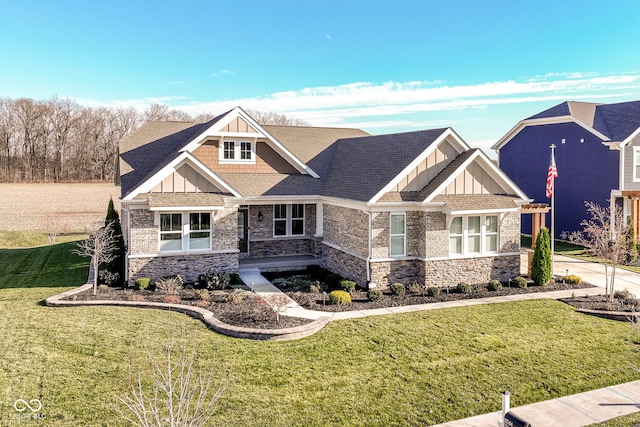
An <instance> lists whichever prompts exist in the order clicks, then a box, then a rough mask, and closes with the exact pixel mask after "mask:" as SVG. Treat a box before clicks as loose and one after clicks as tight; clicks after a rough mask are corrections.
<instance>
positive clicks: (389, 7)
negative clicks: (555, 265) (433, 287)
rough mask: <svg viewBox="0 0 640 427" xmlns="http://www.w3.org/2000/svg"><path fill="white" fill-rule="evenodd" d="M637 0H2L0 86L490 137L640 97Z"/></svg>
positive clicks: (376, 129)
mask: <svg viewBox="0 0 640 427" xmlns="http://www.w3.org/2000/svg"><path fill="white" fill-rule="evenodd" d="M639 22H640V5H638V4H637V1H635V0H634V1H615V0H614V1H609V2H602V1H590V0H582V1H559V0H555V1H536V2H530V1H529V2H524V1H519V0H511V1H492V0H486V1H455V0H453V1H446V2H443V1H437V2H436V1H427V0H424V1H403V0H397V1H385V2H381V1H349V0H342V1H333V0H323V1H302V0H298V1H278V0H270V1H242V2H237V1H225V2H222V1H188V0H185V1H180V2H169V1H164V2H163V1H154V2H152V1H135V0H128V1H118V0H115V1H93V0H83V1H66V0H56V1H29V0H21V1H5V2H2V4H1V5H0V58H1V59H0V61H1V64H2V66H1V67H0V96H8V97H11V98H19V97H30V98H34V99H48V98H50V97H52V96H58V97H70V98H73V99H75V100H77V101H78V102H79V103H81V104H83V105H106V106H128V105H131V106H134V107H136V108H139V109H144V108H145V107H146V106H147V105H149V104H151V103H162V104H167V105H169V106H171V107H172V108H178V109H183V110H185V111H187V112H188V113H191V114H198V113H201V112H211V113H221V112H223V111H226V109H228V108H232V107H234V106H236V105H240V106H242V107H246V108H252V109H257V110H262V111H274V112H278V113H284V114H287V115H290V116H293V117H298V118H302V119H305V120H307V121H309V122H311V123H312V124H313V125H318V126H340V127H359V128H362V129H364V130H366V131H368V132H370V133H373V134H379V133H387V132H399V131H411V130H418V129H426V128H433V127H446V126H451V127H453V128H454V129H455V130H456V131H457V132H458V133H459V134H460V135H461V136H462V137H463V138H464V139H465V140H466V141H467V142H469V143H470V144H471V145H473V146H480V147H483V148H486V147H489V146H491V145H492V144H493V143H494V142H495V141H496V140H497V139H498V138H500V137H501V136H502V135H503V134H505V133H506V132H507V131H508V130H509V129H510V128H511V127H512V126H513V125H515V124H516V123H517V121H519V120H521V119H523V118H526V117H528V116H530V115H533V114H535V113H537V112H539V111H542V110H544V109H546V108H549V107H551V106H553V105H555V104H557V103H560V102H562V101H564V100H577V101H592V102H623V101H629V100H638V99H640V43H639V40H640V25H638V23H639Z"/></svg>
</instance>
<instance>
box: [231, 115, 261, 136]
mask: <svg viewBox="0 0 640 427" xmlns="http://www.w3.org/2000/svg"><path fill="white" fill-rule="evenodd" d="M223 132H242V133H258V132H257V131H256V130H255V129H254V128H252V127H251V126H250V125H249V124H248V123H247V122H245V121H244V120H243V119H242V118H241V117H236V118H235V119H234V120H232V121H231V122H229V124H228V125H227V126H225V127H224V128H223Z"/></svg>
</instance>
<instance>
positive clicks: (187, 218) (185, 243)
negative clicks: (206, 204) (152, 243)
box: [158, 211, 214, 254]
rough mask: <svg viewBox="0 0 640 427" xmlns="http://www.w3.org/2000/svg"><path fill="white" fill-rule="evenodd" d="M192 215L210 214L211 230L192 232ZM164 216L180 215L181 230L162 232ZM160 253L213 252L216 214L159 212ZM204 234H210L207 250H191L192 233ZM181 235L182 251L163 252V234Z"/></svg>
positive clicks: (207, 212) (206, 212) (209, 212)
mask: <svg viewBox="0 0 640 427" xmlns="http://www.w3.org/2000/svg"><path fill="white" fill-rule="evenodd" d="M191 214H208V215H209V230H191ZM163 215H180V230H171V231H162V216H163ZM158 221H159V222H158V253H159V254H180V253H197V252H200V253H202V252H211V250H212V248H213V241H212V237H213V221H214V214H213V212H211V211H184V212H159V213H158ZM192 232H195V233H204V232H208V234H209V238H208V244H209V246H208V247H207V248H196V249H191V233H192ZM177 233H180V249H174V250H163V249H162V235H163V234H177ZM176 240H177V239H176Z"/></svg>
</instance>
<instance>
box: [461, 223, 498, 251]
mask: <svg viewBox="0 0 640 427" xmlns="http://www.w3.org/2000/svg"><path fill="white" fill-rule="evenodd" d="M492 252H498V216H497V215H471V216H457V217H454V218H453V219H452V220H451V226H450V227H449V255H477V254H483V253H492Z"/></svg>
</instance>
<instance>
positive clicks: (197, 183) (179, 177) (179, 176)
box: [151, 165, 222, 193]
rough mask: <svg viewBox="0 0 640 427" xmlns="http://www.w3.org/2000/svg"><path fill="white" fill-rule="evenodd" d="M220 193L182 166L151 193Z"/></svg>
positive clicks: (197, 174) (189, 167) (194, 171)
mask: <svg viewBox="0 0 640 427" xmlns="http://www.w3.org/2000/svg"><path fill="white" fill-rule="evenodd" d="M220 191H222V190H221V189H219V188H218V187H217V186H215V185H213V184H211V183H210V182H209V181H208V180H207V179H206V178H205V177H203V176H202V175H200V174H199V173H198V172H197V171H196V170H195V169H193V168H192V167H191V166H189V165H182V166H181V167H180V168H179V169H178V170H177V171H175V172H174V173H172V174H171V175H169V176H168V177H166V178H165V179H164V180H163V181H162V182H161V183H160V184H158V185H156V186H155V187H154V188H153V189H152V190H151V193H219V192H220Z"/></svg>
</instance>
